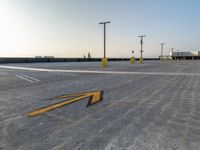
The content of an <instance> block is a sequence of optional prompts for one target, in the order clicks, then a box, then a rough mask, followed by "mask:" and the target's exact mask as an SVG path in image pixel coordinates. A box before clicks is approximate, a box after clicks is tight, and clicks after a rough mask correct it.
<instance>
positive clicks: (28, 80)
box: [15, 74, 34, 82]
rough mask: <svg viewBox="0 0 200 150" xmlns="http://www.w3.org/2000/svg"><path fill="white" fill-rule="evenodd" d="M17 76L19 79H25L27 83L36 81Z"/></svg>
mask: <svg viewBox="0 0 200 150" xmlns="http://www.w3.org/2000/svg"><path fill="white" fill-rule="evenodd" d="M15 76H17V77H18V78H21V79H23V80H26V81H28V82H34V81H32V80H29V79H27V78H25V77H22V76H20V75H18V74H16V75H15Z"/></svg>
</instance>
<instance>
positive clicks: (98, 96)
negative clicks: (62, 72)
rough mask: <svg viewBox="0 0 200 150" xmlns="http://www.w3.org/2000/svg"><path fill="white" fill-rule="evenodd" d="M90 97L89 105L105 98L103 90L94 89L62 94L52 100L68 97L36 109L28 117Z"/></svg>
mask: <svg viewBox="0 0 200 150" xmlns="http://www.w3.org/2000/svg"><path fill="white" fill-rule="evenodd" d="M88 97H89V101H88V104H87V107H89V106H91V105H93V104H95V103H98V102H100V101H101V100H103V91H94V92H86V93H76V94H67V95H62V96H59V97H56V98H53V99H51V100H58V99H63V98H67V99H66V100H64V101H62V102H59V103H55V104H52V105H49V106H45V107H42V108H39V109H36V110H35V111H32V112H29V113H27V116H28V117H35V116H38V115H40V114H42V113H45V112H48V111H50V110H53V109H57V108H59V107H63V106H65V105H69V104H71V103H74V102H77V101H80V100H82V99H85V98H88Z"/></svg>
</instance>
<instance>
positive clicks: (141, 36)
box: [138, 35, 146, 37]
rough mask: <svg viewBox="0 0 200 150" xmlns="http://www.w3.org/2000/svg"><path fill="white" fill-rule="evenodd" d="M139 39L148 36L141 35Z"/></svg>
mask: <svg viewBox="0 0 200 150" xmlns="http://www.w3.org/2000/svg"><path fill="white" fill-rule="evenodd" d="M138 37H146V35H140V36H138Z"/></svg>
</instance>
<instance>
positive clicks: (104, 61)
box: [99, 21, 110, 67]
mask: <svg viewBox="0 0 200 150" xmlns="http://www.w3.org/2000/svg"><path fill="white" fill-rule="evenodd" d="M107 23H110V21H106V22H100V23H99V24H103V26H104V53H103V58H102V66H103V67H106V66H107V65H108V60H107V58H106V24H107Z"/></svg>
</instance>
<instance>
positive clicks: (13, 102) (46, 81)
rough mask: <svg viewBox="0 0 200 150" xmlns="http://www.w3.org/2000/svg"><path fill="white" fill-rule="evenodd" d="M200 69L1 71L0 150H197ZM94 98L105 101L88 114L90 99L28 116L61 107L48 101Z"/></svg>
mask: <svg viewBox="0 0 200 150" xmlns="http://www.w3.org/2000/svg"><path fill="white" fill-rule="evenodd" d="M8 66H12V67H24V68H21V69H19V68H18V69H17V68H8ZM26 68H30V69H26ZM31 68H37V69H49V70H52V71H40V70H31ZM199 68H200V62H199V61H165V62H163V63H160V62H159V61H146V62H145V63H144V64H142V65H141V64H134V65H132V64H129V63H128V62H110V63H109V67H107V68H102V67H100V64H99V62H91V63H89V62H84V63H80V62H79V63H34V64H7V65H6V66H0V85H1V86H0V149H3V150H4V149H5V150H10V149H20V150H21V149H22V150H23V149H24V150H27V149H32V150H40V149H41V150H43V149H69V150H72V149H81V150H82V149H83V150H88V149H92V150H95V149H105V150H113V149H116V150H118V149H119V150H123V149H130V150H134V149H140V150H149V149H155V150H162V149H180V150H188V149H190V150H199V149H200V144H199V143H200V93H199V90H200V69H199ZM54 70H60V71H54ZM63 70H65V71H63ZM66 70H68V71H66ZM70 70H71V71H70ZM74 70H76V71H75V72H74ZM78 71H79V72H78ZM82 71H84V72H82ZM87 71H89V72H87ZM94 71H96V72H94ZM99 71H101V72H102V73H97V72H99ZM108 72H112V73H108ZM120 72H121V73H120ZM122 72H123V73H122ZM129 72H131V73H129ZM19 76H22V77H24V78H26V79H28V80H31V81H32V80H34V79H36V80H38V81H37V82H30V81H28V80H26V79H23V78H20V77H19ZM96 90H103V91H104V98H103V101H101V102H99V103H97V104H95V105H92V106H91V107H86V104H87V101H88V98H86V99H84V100H81V101H78V102H75V103H73V104H70V105H67V106H64V107H61V108H58V109H54V110H52V111H49V112H46V113H43V114H41V115H39V116H37V117H33V118H29V117H27V116H26V115H25V114H26V113H27V112H30V111H33V110H35V109H37V108H39V107H44V106H48V105H51V104H53V103H57V102H60V101H61V100H56V101H52V100H49V99H51V98H54V97H57V96H60V95H64V94H73V93H81V92H88V91H96Z"/></svg>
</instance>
